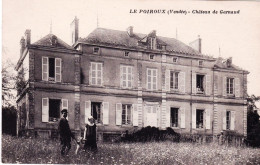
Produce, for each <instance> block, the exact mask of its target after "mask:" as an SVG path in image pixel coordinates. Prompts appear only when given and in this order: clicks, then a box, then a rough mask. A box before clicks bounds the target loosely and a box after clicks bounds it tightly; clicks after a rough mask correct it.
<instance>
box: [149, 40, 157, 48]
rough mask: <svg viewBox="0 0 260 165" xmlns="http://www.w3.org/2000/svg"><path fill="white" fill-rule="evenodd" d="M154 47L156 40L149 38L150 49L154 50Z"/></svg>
mask: <svg viewBox="0 0 260 165" xmlns="http://www.w3.org/2000/svg"><path fill="white" fill-rule="evenodd" d="M155 46H156V39H155V38H152V37H151V43H150V47H151V49H155Z"/></svg>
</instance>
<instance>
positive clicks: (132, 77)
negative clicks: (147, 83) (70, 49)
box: [130, 66, 134, 88]
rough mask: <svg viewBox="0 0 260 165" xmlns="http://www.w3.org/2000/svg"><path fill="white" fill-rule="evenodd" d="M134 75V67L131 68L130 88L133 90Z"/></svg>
mask: <svg viewBox="0 0 260 165" xmlns="http://www.w3.org/2000/svg"><path fill="white" fill-rule="evenodd" d="M133 83H134V73H133V67H132V66H131V86H130V88H133V86H134V84H133Z"/></svg>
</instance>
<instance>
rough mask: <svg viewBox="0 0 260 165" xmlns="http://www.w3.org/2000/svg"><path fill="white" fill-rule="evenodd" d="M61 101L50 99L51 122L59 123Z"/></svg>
mask: <svg viewBox="0 0 260 165" xmlns="http://www.w3.org/2000/svg"><path fill="white" fill-rule="evenodd" d="M60 111H61V100H60V99H49V121H58V120H59V118H60Z"/></svg>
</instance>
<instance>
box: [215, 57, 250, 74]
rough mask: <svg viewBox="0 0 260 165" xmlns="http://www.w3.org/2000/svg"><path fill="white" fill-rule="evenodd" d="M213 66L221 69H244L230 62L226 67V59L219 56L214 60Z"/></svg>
mask: <svg viewBox="0 0 260 165" xmlns="http://www.w3.org/2000/svg"><path fill="white" fill-rule="evenodd" d="M214 66H215V67H217V68H221V69H228V70H238V71H246V70H244V69H242V68H240V67H238V66H236V65H234V64H231V65H230V66H229V67H228V66H227V61H226V60H224V59H223V58H221V57H220V58H218V59H217V60H216V62H215V65H214ZM246 72H248V71H246Z"/></svg>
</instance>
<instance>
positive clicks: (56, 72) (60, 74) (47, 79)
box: [42, 56, 62, 82]
mask: <svg viewBox="0 0 260 165" xmlns="http://www.w3.org/2000/svg"><path fill="white" fill-rule="evenodd" d="M44 58H46V59H47V64H43V59H44ZM49 58H54V78H52V77H51V78H50V77H49V74H50V73H49V67H50V65H49ZM59 60H60V61H59ZM57 61H59V62H60V66H57ZM44 65H45V67H46V68H47V71H46V72H45V73H44V72H43V68H44ZM57 68H60V70H59V72H58V71H57ZM44 74H47V77H46V80H44V78H43V75H44ZM57 75H59V76H60V79H57ZM42 80H43V81H51V82H61V81H62V59H61V58H55V57H47V56H42Z"/></svg>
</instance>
